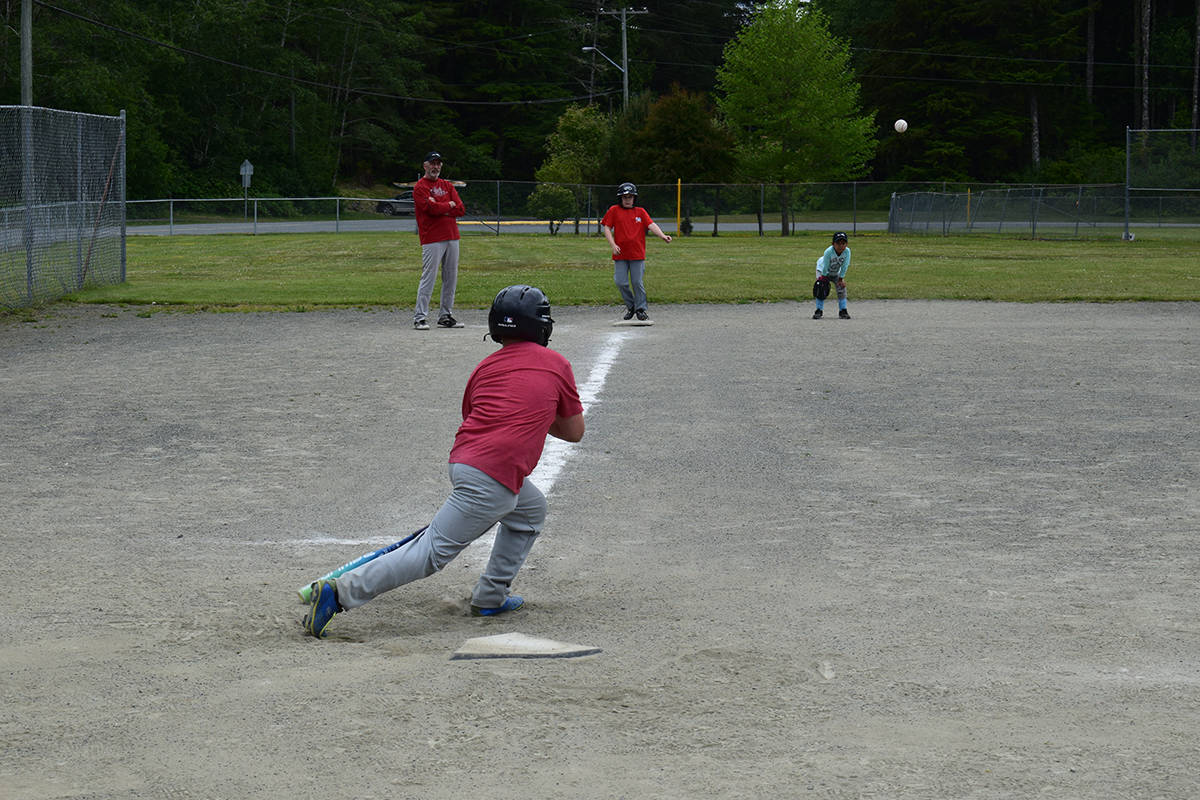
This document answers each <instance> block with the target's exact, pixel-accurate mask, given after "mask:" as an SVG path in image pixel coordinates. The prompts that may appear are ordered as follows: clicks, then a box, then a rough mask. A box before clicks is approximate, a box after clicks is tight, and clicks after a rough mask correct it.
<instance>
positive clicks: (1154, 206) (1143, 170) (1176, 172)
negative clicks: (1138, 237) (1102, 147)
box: [1125, 127, 1200, 239]
mask: <svg viewBox="0 0 1200 800" xmlns="http://www.w3.org/2000/svg"><path fill="white" fill-rule="evenodd" d="M1198 139H1200V130H1197V129H1196V128H1182V129H1180V128H1173V129H1172V128H1168V129H1146V130H1134V129H1131V128H1128V127H1127V128H1125V238H1126V239H1132V238H1133V234H1132V232H1131V231H1130V226H1131V225H1133V224H1134V220H1136V219H1140V218H1142V217H1144V216H1145V215H1146V213H1147V212H1148V211H1154V210H1157V213H1158V215H1159V217H1160V218H1161V217H1168V218H1182V219H1195V217H1196V214H1197V212H1198V211H1200V147H1198V145H1200V141H1198Z"/></svg>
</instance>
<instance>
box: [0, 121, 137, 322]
mask: <svg viewBox="0 0 1200 800" xmlns="http://www.w3.org/2000/svg"><path fill="white" fill-rule="evenodd" d="M124 279H125V119H124V117H123V116H120V117H104V116H97V115H94V114H80V113H77V112H72V111H59V110H56V109H50V108H38V107H35V106H0V308H9V309H11V308H21V307H24V306H29V305H34V304H37V303H43V302H48V301H51V300H55V299H58V298H59V297H62V296H63V295H66V294H70V293H71V292H74V291H78V290H79V289H81V288H83V287H85V286H92V285H104V284H112V283H120V282H121V281H123V280H124Z"/></svg>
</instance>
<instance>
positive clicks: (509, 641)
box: [450, 633, 600, 661]
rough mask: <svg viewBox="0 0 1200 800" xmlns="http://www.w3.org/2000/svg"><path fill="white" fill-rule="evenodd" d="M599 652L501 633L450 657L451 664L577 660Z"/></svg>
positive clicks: (468, 643)
mask: <svg viewBox="0 0 1200 800" xmlns="http://www.w3.org/2000/svg"><path fill="white" fill-rule="evenodd" d="M599 652H600V648H599V647H589V646H587V645H585V644H571V643H569V642H556V641H554V640H553V639H540V638H538V637H537V636H526V635H525V634H523V633H499V634H496V635H495V636H480V637H477V638H475V639H467V640H466V641H465V642H463V644H462V647H460V648H458V649H457V650H456V651H454V655H452V656H450V660H451V661H460V660H464V659H472V658H577V657H578V656H590V655H594V654H596V653H599Z"/></svg>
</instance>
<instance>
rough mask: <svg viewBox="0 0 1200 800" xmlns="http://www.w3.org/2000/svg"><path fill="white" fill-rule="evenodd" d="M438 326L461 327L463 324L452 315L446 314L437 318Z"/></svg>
mask: <svg viewBox="0 0 1200 800" xmlns="http://www.w3.org/2000/svg"><path fill="white" fill-rule="evenodd" d="M438 327H439V328H461V327H463V324H462V323H461V322H459V321H458V320H456V319H455V318H454V317H452V316H450V315H449V314H447V315H446V316H444V317H442V318H441V319H439V320H438Z"/></svg>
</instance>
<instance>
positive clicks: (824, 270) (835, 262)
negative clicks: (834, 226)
mask: <svg viewBox="0 0 1200 800" xmlns="http://www.w3.org/2000/svg"><path fill="white" fill-rule="evenodd" d="M849 268H850V248H849V247H847V248H846V249H845V250H843V251H842V254H841V255H840V256H839V255H838V254H837V251H835V250H834V249H833V245H829V247H827V248H825V255H823V256H821V259H820V260H819V261H818V262H817V276H818V277H820V276H821V275H825V276H827V277H830V278H844V277H846V270H847V269H849Z"/></svg>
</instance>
